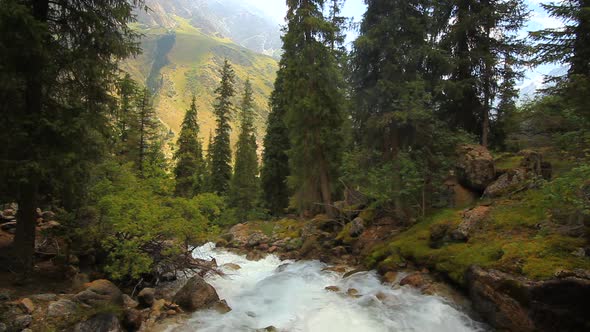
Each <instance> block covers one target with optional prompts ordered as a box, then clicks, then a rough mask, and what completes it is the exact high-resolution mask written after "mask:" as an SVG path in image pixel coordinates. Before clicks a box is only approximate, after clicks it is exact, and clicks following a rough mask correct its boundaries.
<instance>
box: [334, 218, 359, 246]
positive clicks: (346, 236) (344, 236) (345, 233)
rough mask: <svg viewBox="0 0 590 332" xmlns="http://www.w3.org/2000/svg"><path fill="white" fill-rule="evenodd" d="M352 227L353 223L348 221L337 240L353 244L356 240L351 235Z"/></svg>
mask: <svg viewBox="0 0 590 332" xmlns="http://www.w3.org/2000/svg"><path fill="white" fill-rule="evenodd" d="M351 227H352V223H348V224H346V225H344V227H342V230H341V231H340V233H338V235H337V236H336V241H340V242H342V243H344V244H351V243H353V242H354V240H355V239H354V238H352V237H351V236H350V228H351Z"/></svg>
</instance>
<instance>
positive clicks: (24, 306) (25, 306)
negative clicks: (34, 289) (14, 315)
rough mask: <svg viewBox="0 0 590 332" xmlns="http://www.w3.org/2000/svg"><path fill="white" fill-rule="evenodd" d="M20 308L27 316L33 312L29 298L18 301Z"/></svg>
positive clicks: (33, 307)
mask: <svg viewBox="0 0 590 332" xmlns="http://www.w3.org/2000/svg"><path fill="white" fill-rule="evenodd" d="M20 306H21V308H22V309H23V310H24V311H25V312H26V313H28V314H31V313H33V311H35V304H34V303H33V301H31V299H29V298H24V299H22V300H20Z"/></svg>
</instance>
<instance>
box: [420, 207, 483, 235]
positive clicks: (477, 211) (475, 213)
mask: <svg viewBox="0 0 590 332" xmlns="http://www.w3.org/2000/svg"><path fill="white" fill-rule="evenodd" d="M489 213H490V207H489V206H477V207H475V208H473V209H470V210H467V211H465V212H464V213H463V221H462V222H461V223H460V224H459V226H457V229H455V230H454V231H453V232H452V233H451V237H452V238H453V240H456V241H467V240H468V239H469V236H470V235H471V234H472V232H473V231H474V230H476V229H477V228H479V227H481V225H482V223H483V222H484V221H485V220H486V218H487V217H488V215H489ZM431 236H432V234H431Z"/></svg>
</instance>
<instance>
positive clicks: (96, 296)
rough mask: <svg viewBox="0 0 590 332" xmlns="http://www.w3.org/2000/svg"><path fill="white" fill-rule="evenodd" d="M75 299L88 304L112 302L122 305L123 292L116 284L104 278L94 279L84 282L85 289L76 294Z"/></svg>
mask: <svg viewBox="0 0 590 332" xmlns="http://www.w3.org/2000/svg"><path fill="white" fill-rule="evenodd" d="M74 298H75V300H76V301H78V302H81V303H84V304H86V305H90V306H96V305H103V304H114V305H123V293H121V290H119V288H118V287H117V286H115V285H114V284H113V283H112V282H110V281H108V280H106V279H100V280H95V281H93V282H91V283H89V284H86V289H85V290H83V291H82V292H80V293H78V294H76V296H75V297H74Z"/></svg>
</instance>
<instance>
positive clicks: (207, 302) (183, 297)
mask: <svg viewBox="0 0 590 332" xmlns="http://www.w3.org/2000/svg"><path fill="white" fill-rule="evenodd" d="M173 300H174V302H175V303H177V304H178V305H180V306H181V307H182V309H184V310H186V311H190V312H193V311H196V310H199V309H205V308H210V307H212V306H213V305H214V304H215V303H216V302H218V301H219V296H218V295H217V292H216V291H215V288H213V286H211V285H209V284H208V283H206V282H205V280H203V278H201V277H199V276H194V277H192V278H190V279H189V280H188V281H187V283H186V284H185V285H184V287H182V288H181V289H180V290H179V291H178V293H176V295H174V299H173Z"/></svg>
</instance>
